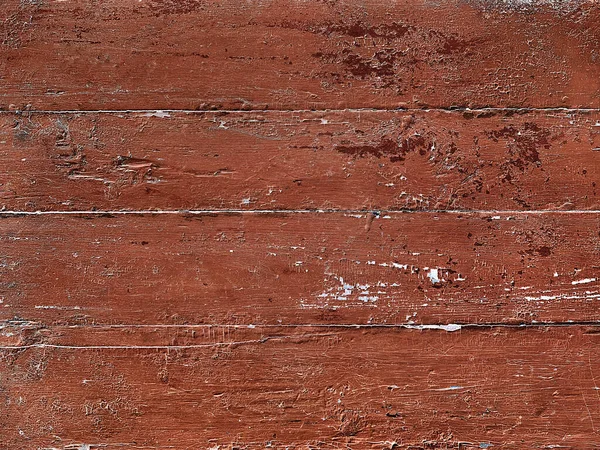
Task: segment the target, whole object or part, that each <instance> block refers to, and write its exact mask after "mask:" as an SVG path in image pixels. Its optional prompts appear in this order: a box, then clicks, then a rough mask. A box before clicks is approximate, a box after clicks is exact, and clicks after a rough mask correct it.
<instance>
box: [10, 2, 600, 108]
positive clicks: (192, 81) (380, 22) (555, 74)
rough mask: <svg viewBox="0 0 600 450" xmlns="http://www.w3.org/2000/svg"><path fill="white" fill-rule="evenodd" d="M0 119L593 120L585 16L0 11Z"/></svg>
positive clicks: (557, 5) (147, 8) (247, 7)
mask: <svg viewBox="0 0 600 450" xmlns="http://www.w3.org/2000/svg"><path fill="white" fill-rule="evenodd" d="M2 6H3V8H2V11H0V46H1V48H2V54H1V56H0V71H1V72H0V73H1V76H2V83H1V85H0V106H2V107H3V108H17V109H23V108H34V109H53V110H65V109H165V108H170V109H212V108H219V109H222V108H226V109H232V108H233V109H238V108H242V109H248V108H254V109H305V108H306V109H314V108H316V109H324V108H364V107H378V108H397V107H416V108H421V107H426V106H428V107H449V106H456V105H458V106H471V107H476V106H501V107H513V106H529V107H547V106H553V107H556V106H574V107H577V106H586V107H595V108H597V107H599V106H600V95H599V92H600V79H599V77H598V75H597V74H598V55H599V51H600V43H599V41H598V36H599V33H600V29H599V25H598V24H599V23H600V7H599V6H598V3H597V2H595V1H593V0H589V1H565V2H551V1H545V0H544V1H540V2H530V1H522V0H518V1H510V2H508V1H507V2H503V1H488V0H472V1H462V0H445V1H443V2H431V1H424V0H398V1H393V2H385V1H381V0H366V1H357V0H344V1H331V2H329V1H327V2H299V1H296V0H272V1H268V2H239V1H238V0H223V1H216V0H210V1H187V2H184V3H182V2H175V1H171V0H150V1H143V2H140V1H139V0H107V1H104V2H102V3H101V4H98V3H96V2H89V1H85V0H76V1H69V2H58V1H57V2H38V1H28V2H23V1H19V0H4V1H3V3H2Z"/></svg>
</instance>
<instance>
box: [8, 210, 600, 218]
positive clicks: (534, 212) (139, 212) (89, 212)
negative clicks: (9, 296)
mask: <svg viewBox="0 0 600 450" xmlns="http://www.w3.org/2000/svg"><path fill="white" fill-rule="evenodd" d="M161 214H163V215H165V214H170V215H186V214H193V215H212V214H256V215H261V214H361V215H362V214H373V215H374V216H381V215H386V214H396V215H401V214H457V215H462V214H474V215H477V214H480V215H487V214H499V215H525V216H526V215H544V214H600V209H568V210H562V209H535V210H497V209H319V208H315V209H156V210H155V209H141V210H96V209H94V210H72V211H59V210H48V211H18V210H17V211H15V210H0V217H2V216H3V215H4V216H17V217H19V216H52V215H71V216H77V215H97V216H103V215H161Z"/></svg>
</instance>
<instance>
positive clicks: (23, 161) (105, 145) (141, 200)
mask: <svg viewBox="0 0 600 450" xmlns="http://www.w3.org/2000/svg"><path fill="white" fill-rule="evenodd" d="M0 145H1V147H0V174H1V175H2V178H3V182H2V184H0V206H3V207H4V208H5V209H9V210H28V211H35V210H91V209H99V210H112V209H133V210H148V209H168V210H178V209H209V210H211V209H244V210H255V209H292V210H293V209H370V210H374V209H375V210H376V209H417V210H430V209H484V210H494V209H498V210H528V209H534V210H535V209H541V210H545V209H566V210H572V209H600V196H599V195H600V194H599V192H600V191H599V189H600V174H599V173H598V170H597V168H598V167H600V114H599V113H598V112H596V111H594V112H566V111H534V112H526V111H518V112H515V111H493V110H489V111H462V112H445V111H429V112H413V113H407V112H388V111H378V112H368V111H367V112H365V111H362V112H349V111H343V112H283V113H282V112H254V113H224V112H216V113H212V112H211V113H187V114H184V113H167V112H164V111H154V112H147V113H140V114H119V113H118V114H83V115H81V114H66V115H65V114H50V115H48V114H22V115H14V114H5V115H0Z"/></svg>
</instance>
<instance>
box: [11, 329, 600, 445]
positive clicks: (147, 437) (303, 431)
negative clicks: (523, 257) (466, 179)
mask: <svg viewBox="0 0 600 450" xmlns="http://www.w3.org/2000/svg"><path fill="white" fill-rule="evenodd" d="M598 331H599V329H598V328H597V327H579V326H571V327H566V328H565V327H551V328H525V329H518V328H517V329H511V328H508V329H478V330H470V329H464V330H460V331H457V332H454V333H446V332H444V331H431V330H430V331H418V330H394V329H355V330H351V329H337V328H329V329H322V328H319V329H294V328H292V329H289V328H284V329H277V328H272V329H260V328H255V329H247V328H244V329H242V328H233V327H223V328H220V327H211V328H185V327H184V328H177V329H170V330H168V331H167V332H165V331H161V330H149V331H143V332H141V333H143V334H144V336H146V337H147V339H148V340H149V341H150V342H151V343H162V344H163V345H164V344H166V347H164V348H147V347H146V348H145V347H144V346H143V345H141V346H140V345H139V343H138V342H137V340H136V339H137V338H138V336H139V335H138V329H135V328H134V329H133V330H128V331H124V332H122V331H119V330H113V331H106V330H104V332H103V331H102V330H98V332H99V334H100V336H102V337H101V338H98V336H95V333H96V329H93V330H91V329H88V330H87V331H86V333H85V335H86V337H85V338H84V339H83V341H80V340H79V338H77V339H76V340H75V343H76V344H77V345H81V346H80V347H76V348H70V347H68V346H66V345H68V343H69V342H70V341H69V339H68V337H65V335H68V334H69V333H70V332H71V331H70V330H64V329H49V330H43V329H41V330H38V331H37V332H35V333H33V334H31V333H30V335H29V337H28V338H27V339H26V340H24V341H23V342H22V343H21V344H24V343H25V342H28V343H29V345H37V347H28V348H26V349H23V348H21V349H19V348H18V346H17V348H12V349H10V348H3V350H1V355H2V360H1V361H0V367H1V370H0V385H1V386H2V391H1V392H2V394H1V395H2V397H3V399H4V400H3V405H4V406H3V408H4V410H5V411H6V412H7V413H8V414H4V415H2V416H1V417H0V424H1V426H2V427H3V429H4V430H5V431H4V433H3V443H2V445H0V447H2V448H6V449H8V448H10V449H13V448H61V449H62V448H65V449H81V448H86V449H87V448H90V449H94V450H97V449H105V448H106V449H110V450H113V449H121V448H147V449H167V448H177V449H197V448H215V447H217V448H246V449H259V448H269V447H270V448H286V447H287V448H307V447H308V448H322V449H334V448H360V449H362V448H365V449H391V448H398V449H413V450H415V449H477V448H494V447H500V448H503V449H522V448H538V449H544V448H545V449H549V448H570V449H575V448H593V447H596V446H597V445H599V444H600V438H599V437H598V434H597V431H598V429H597V426H598V423H600V397H599V396H598V389H599V387H598V384H597V378H596V377H597V376H598V373H600V365H599V363H598V361H599V358H600V353H599V352H600V346H599V345H598V339H600V338H599V334H598ZM12 332H13V333H15V334H17V333H18V332H19V331H18V330H17V329H12ZM106 333H109V334H110V333H113V334H117V335H118V338H117V340H118V342H119V344H118V345H119V346H120V348H114V347H110V346H108V345H106V344H105V343H104V339H105V336H106ZM5 334H8V333H5ZM154 334H157V335H159V336H158V337H157V336H154ZM81 335H82V334H80V335H79V336H81ZM152 336H154V337H152ZM90 344H91V345H94V344H95V347H91V348H87V347H85V346H86V345H90ZM109 344H110V340H109ZM174 344H179V345H180V346H179V347H172V345H174ZM14 345H15V344H10V345H6V347H11V346H13V347H14ZM53 345H54V346H53ZM85 445H88V446H89V447H86V446H85Z"/></svg>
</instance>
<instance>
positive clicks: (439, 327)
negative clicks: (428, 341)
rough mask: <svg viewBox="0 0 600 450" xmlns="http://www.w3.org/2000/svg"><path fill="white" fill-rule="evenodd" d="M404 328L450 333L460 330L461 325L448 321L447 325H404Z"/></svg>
mask: <svg viewBox="0 0 600 450" xmlns="http://www.w3.org/2000/svg"><path fill="white" fill-rule="evenodd" d="M405 328H409V329H412V330H444V331H447V332H449V333H451V332H453V331H458V330H460V329H461V328H462V326H461V325H458V324H456V323H449V324H448V325H405Z"/></svg>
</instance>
